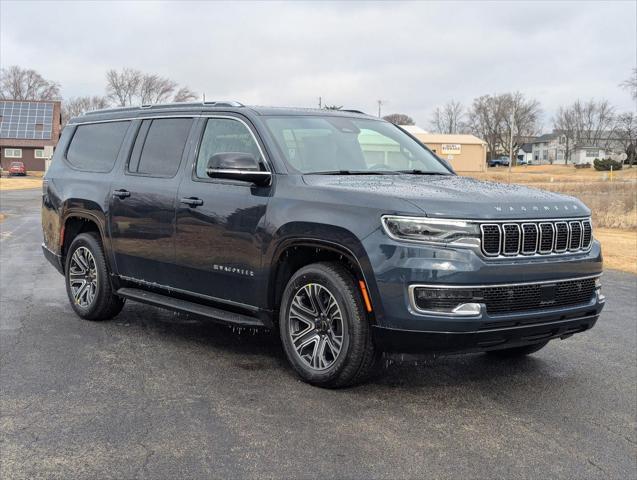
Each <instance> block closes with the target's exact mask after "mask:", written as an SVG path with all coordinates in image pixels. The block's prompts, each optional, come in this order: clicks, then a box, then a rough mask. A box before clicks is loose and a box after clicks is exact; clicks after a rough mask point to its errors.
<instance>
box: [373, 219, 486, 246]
mask: <svg viewBox="0 0 637 480" xmlns="http://www.w3.org/2000/svg"><path fill="white" fill-rule="evenodd" d="M382 224H383V228H384V229H385V232H386V233H387V235H389V236H390V237H391V238H394V239H396V240H408V241H412V242H426V243H435V244H442V245H446V244H449V243H458V242H460V243H468V244H472V245H476V244H478V243H479V241H480V229H479V227H478V225H477V224H475V223H471V222H465V221H463V220H444V219H436V218H424V217H398V216H392V215H385V216H383V217H382Z"/></svg>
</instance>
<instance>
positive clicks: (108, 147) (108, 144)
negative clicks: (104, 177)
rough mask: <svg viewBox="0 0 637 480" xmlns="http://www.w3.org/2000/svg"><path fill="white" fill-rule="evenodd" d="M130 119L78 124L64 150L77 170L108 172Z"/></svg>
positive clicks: (122, 140)
mask: <svg viewBox="0 0 637 480" xmlns="http://www.w3.org/2000/svg"><path fill="white" fill-rule="evenodd" d="M129 124H130V121H125V122H105V123H93V124H87V125H79V126H78V127H77V128H76V129H75V134H74V135H73V139H72V140H71V144H70V145H69V148H68V150H67V152H66V160H67V161H68V162H69V163H70V164H71V166H73V167H74V168H76V169H78V170H85V171H88V172H110V171H111V169H112V168H113V165H115V161H116V160H117V155H118V154H119V150H120V148H121V147H122V143H123V142H124V136H125V135H126V130H127V129H128V126H129Z"/></svg>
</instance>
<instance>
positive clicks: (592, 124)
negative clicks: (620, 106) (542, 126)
mask: <svg viewBox="0 0 637 480" xmlns="http://www.w3.org/2000/svg"><path fill="white" fill-rule="evenodd" d="M553 127H554V129H555V130H556V131H560V132H561V133H563V134H564V135H565V136H566V139H567V142H568V144H569V148H568V155H567V157H566V162H568V160H569V159H570V153H571V151H572V148H570V145H573V147H574V146H575V145H589V146H596V147H601V148H606V149H608V148H609V147H611V145H612V143H613V138H614V136H615V130H616V128H617V122H616V116H615V110H614V108H613V106H612V105H611V104H610V103H609V102H608V100H593V99H591V100H588V101H582V100H576V101H575V102H574V103H572V104H571V105H567V106H562V107H560V108H559V110H558V113H557V116H556V117H555V121H554V123H553Z"/></svg>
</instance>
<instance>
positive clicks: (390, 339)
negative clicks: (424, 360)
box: [373, 312, 599, 353]
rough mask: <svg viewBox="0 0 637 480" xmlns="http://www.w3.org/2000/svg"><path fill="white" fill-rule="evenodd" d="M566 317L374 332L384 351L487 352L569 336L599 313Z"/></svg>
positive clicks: (592, 323) (376, 330) (583, 328)
mask: <svg viewBox="0 0 637 480" xmlns="http://www.w3.org/2000/svg"><path fill="white" fill-rule="evenodd" d="M591 313H592V312H591ZM564 317H565V316H564V315H560V316H543V317H542V318H541V320H542V321H541V322H540V323H535V324H524V325H516V326H512V327H503V328H491V329H484V330H472V331H466V332H437V331H422V330H418V331H413V330H399V329H394V328H383V327H379V326H374V329H373V335H374V342H375V344H376V345H377V346H378V347H379V348H380V349H381V350H382V351H384V352H401V353H424V352H438V353H470V352H484V351H488V350H498V349H503V348H513V347H519V346H524V345H530V344H533V343H539V342H544V341H548V340H552V339H554V338H566V337H568V336H571V335H573V334H575V333H579V332H584V331H586V330H588V329H590V328H592V327H593V325H595V322H596V321H597V319H598V317H599V315H598V314H591V315H585V316H580V317H575V318H566V319H565V318H564Z"/></svg>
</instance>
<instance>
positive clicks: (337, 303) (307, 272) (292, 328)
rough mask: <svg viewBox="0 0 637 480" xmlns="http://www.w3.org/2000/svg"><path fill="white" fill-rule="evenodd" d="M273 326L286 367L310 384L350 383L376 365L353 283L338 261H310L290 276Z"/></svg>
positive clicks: (366, 326)
mask: <svg viewBox="0 0 637 480" xmlns="http://www.w3.org/2000/svg"><path fill="white" fill-rule="evenodd" d="M279 328H280V335H281V341H282V343H283V347H284V350H285V353H286V355H287V358H288V360H289V361H290V364H291V365H292V367H293V368H294V370H296V372H297V373H298V374H299V376H300V377H301V378H302V379H303V380H305V381H306V382H308V383H311V384H313V385H317V386H321V387H328V388H336V387H345V386H349V385H353V384H356V383H359V382H361V381H363V380H365V379H366V378H368V377H369V375H370V374H371V373H372V372H373V370H374V368H375V366H376V360H377V359H378V354H377V352H376V350H375V348H374V344H373V343H372V338H371V331H370V325H369V321H368V319H367V316H366V314H365V310H364V308H363V305H362V301H361V296H360V293H359V292H358V290H357V288H356V283H355V279H354V277H353V276H352V275H351V273H350V272H349V271H347V270H346V269H345V268H344V267H343V266H342V265H340V264H339V263H335V262H321V263H315V264H312V265H308V266H306V267H303V268H301V269H300V270H299V271H297V272H296V273H295V274H294V275H293V276H292V278H291V279H290V281H289V282H288V284H287V286H286V288H285V291H284V293H283V298H282V300H281V310H280V317H279Z"/></svg>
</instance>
